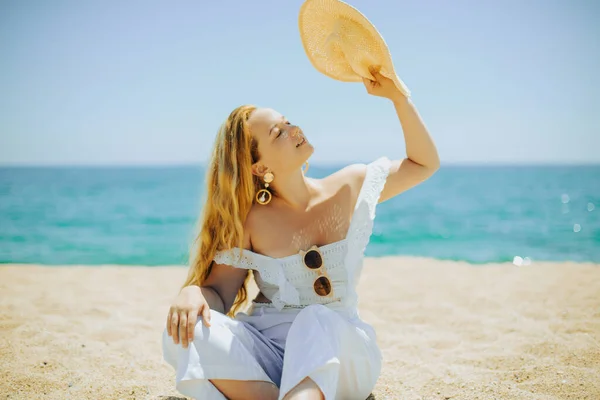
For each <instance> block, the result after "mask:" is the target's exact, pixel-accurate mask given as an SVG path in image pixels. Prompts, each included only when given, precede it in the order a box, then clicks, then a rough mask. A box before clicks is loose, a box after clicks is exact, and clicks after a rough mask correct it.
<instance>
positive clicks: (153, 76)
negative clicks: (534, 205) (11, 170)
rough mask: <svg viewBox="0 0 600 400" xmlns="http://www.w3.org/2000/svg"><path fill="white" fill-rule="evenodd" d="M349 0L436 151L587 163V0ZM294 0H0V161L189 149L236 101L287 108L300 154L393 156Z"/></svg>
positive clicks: (335, 159)
mask: <svg viewBox="0 0 600 400" xmlns="http://www.w3.org/2000/svg"><path fill="white" fill-rule="evenodd" d="M349 3H350V4H352V5H353V6H355V7H356V8H358V9H359V10H360V11H361V12H363V13H364V14H365V15H366V16H367V17H368V18H369V19H370V20H371V21H372V22H373V23H374V25H375V26H376V27H377V29H378V30H379V31H380V32H381V33H382V35H383V37H384V38H385V40H386V42H387V43H388V45H389V47H390V51H391V53H392V57H393V60H394V64H395V67H396V70H397V72H398V75H399V76H400V77H401V78H402V79H403V80H404V82H405V83H406V84H407V85H408V87H409V88H410V89H411V90H412V92H413V101H414V103H415V104H416V106H417V108H418V109H419V111H420V113H421V115H422V116H423V118H424V120H425V121H426V124H427V126H428V128H429V129H430V132H431V135H432V136H433V138H434V141H435V143H436V145H437V147H438V150H439V152H440V157H441V160H442V164H455V163H461V164H471V163H477V164H482V163H484V164H488V163H502V164H509V163H510V164H513V163H518V164H529V163H535V164H537V163H545V164H546V163H600V77H599V74H598V71H600V24H598V23H597V21H598V20H599V19H600V5H599V3H597V2H595V1H592V0H588V1H582V0H580V1H568V0H563V1H555V0H543V1H542V0H529V1H525V2H523V1H517V0H504V1H491V0H482V1H474V0H471V1H465V0H455V1H451V2H450V1H442V0H439V1H431V0H425V1H378V0H353V1H349ZM301 4H302V1H301V0H277V1H275V0H270V1H267V0H260V1H252V2H250V1H234V0H228V1H215V2H209V1H195V2H192V1H178V2H157V1H138V0H136V1H127V2H123V1H64V0H55V1H39V0H36V1H33V0H29V1H4V2H2V3H1V4H0V54H2V60H1V61H0V92H1V93H2V95H1V96H0V163H1V164H41V165H46V164H52V165H55V164H111V165H113V164H119V165H120V164H190V163H203V162H205V161H206V159H207V157H208V156H209V150H210V147H211V146H212V143H213V139H214V136H215V133H216V131H217V128H218V126H219V125H220V124H221V122H222V121H223V120H224V119H225V118H226V116H227V115H228V113H229V112H230V111H231V110H232V109H233V108H234V107H236V106H238V105H240V104H245V103H252V104H256V105H259V106H268V107H272V108H275V109H276V110H278V111H280V112H281V113H283V114H284V115H286V116H287V117H288V118H289V119H290V120H291V121H292V122H294V123H296V124H298V125H300V126H301V127H302V128H303V130H304V132H305V133H306V135H307V136H308V137H309V139H310V140H311V141H312V142H313V144H314V145H315V153H314V155H313V157H312V159H311V161H312V162H314V163H322V164H325V163H327V164H329V163H345V162H352V161H368V160H372V159H374V158H376V157H378V156H380V155H387V156H388V157H391V158H399V157H404V156H405V154H406V153H405V147H404V138H403V135H402V131H401V129H400V125H399V123H398V121H397V119H396V115H395V113H394V109H393V107H392V105H391V103H389V102H388V101H386V100H384V99H380V98H375V97H372V96H369V95H367V94H366V92H365V89H364V87H363V86H362V84H361V83H344V82H338V81H335V80H333V79H331V78H328V77H326V76H324V75H321V74H320V73H319V72H317V71H316V70H315V69H314V68H313V67H312V66H311V64H310V62H309V61H308V59H307V57H306V55H305V54H304V50H303V48H302V45H301V42H300V37H299V34H298V25H297V17H298V10H299V8H300V5H301ZM594 72H595V73H594Z"/></svg>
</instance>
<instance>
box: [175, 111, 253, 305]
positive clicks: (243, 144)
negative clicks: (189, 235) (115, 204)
mask: <svg viewBox="0 0 600 400" xmlns="http://www.w3.org/2000/svg"><path fill="white" fill-rule="evenodd" d="M255 109H256V107H255V106H253V105H243V106H240V107H238V108H236V109H235V110H233V111H232V112H231V114H229V117H228V118H227V120H226V121H225V122H224V123H223V124H222V125H221V127H220V129H219V131H218V133H217V137H216V139H215V142H214V145H213V150H212V155H211V157H210V160H209V162H208V165H207V171H206V178H205V182H206V190H205V191H204V193H205V196H206V199H205V200H204V205H203V207H202V213H201V216H200V219H199V232H198V235H197V236H196V238H195V241H194V246H193V247H192V251H191V253H190V270H189V273H188V276H187V279H186V280H185V283H184V284H183V285H182V287H185V286H189V285H198V286H202V284H203V283H204V282H205V281H206V279H207V278H208V276H209V274H210V270H211V267H212V262H213V258H214V256H215V253H216V252H217V251H219V250H225V249H231V248H233V247H239V248H242V247H243V241H244V229H243V228H244V221H245V220H246V217H247V215H248V213H249V212H250V209H251V207H252V204H253V202H254V197H255V194H256V192H257V190H259V189H260V186H261V181H260V178H259V177H257V176H255V175H253V174H252V171H251V166H252V164H253V163H255V162H256V161H258V160H259V158H260V156H259V153H258V143H257V141H256V140H255V139H254V138H253V137H252V136H251V134H250V129H249V126H248V118H249V117H250V114H251V113H252V111H254V110H255ZM252 278H253V275H252V273H251V271H250V270H248V274H247V276H246V279H245V280H244V284H243V285H242V287H241V288H240V290H239V291H238V293H237V296H236V298H235V300H234V303H233V306H232V307H231V309H230V310H226V311H227V315H229V316H232V317H233V316H234V315H235V313H236V312H237V311H238V310H239V309H240V308H241V307H243V306H244V305H245V303H246V300H247V296H248V291H247V289H248V283H249V282H250V280H251V279H252Z"/></svg>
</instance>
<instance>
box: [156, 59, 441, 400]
mask: <svg viewBox="0 0 600 400" xmlns="http://www.w3.org/2000/svg"><path fill="white" fill-rule="evenodd" d="M371 73H372V75H373V76H374V77H375V79H376V80H375V81H371V80H366V79H365V80H363V83H364V84H365V87H366V88H367V92H368V93H369V94H371V95H375V96H380V97H385V98H388V99H390V100H391V101H392V102H393V104H394V107H395V109H396V112H397V114H398V117H399V119H400V123H401V125H402V129H403V131H404V135H405V141H406V150H407V157H406V158H405V159H403V160H396V161H390V160H389V159H388V158H386V157H381V158H379V159H377V160H375V161H373V162H371V163H369V164H368V165H365V164H352V165H349V166H347V167H345V168H342V169H341V170H339V171H337V172H335V173H333V174H331V175H330V176H328V177H326V178H323V179H311V178H307V177H306V176H305V175H304V173H305V169H303V168H301V167H302V166H304V165H306V168H308V166H307V162H306V161H307V159H308V158H309V157H310V156H311V154H312V153H313V151H314V148H313V147H312V145H311V144H310V142H309V141H308V140H307V138H306V137H305V136H304V134H303V132H302V130H301V129H300V128H299V127H297V126H295V125H292V124H291V123H290V122H289V121H288V120H287V119H286V118H285V117H284V116H282V115H280V114H279V113H277V112H276V111H274V110H271V109H264V108H255V107H253V106H242V107H239V108H237V109H235V110H234V111H233V112H232V113H231V115H230V116H229V118H228V119H227V121H226V122H225V123H224V124H223V126H222V127H221V129H220V130H219V133H218V136H217V140H216V143H215V146H214V150H213V153H212V158H211V161H210V164H209V168H208V173H207V191H208V201H207V202H206V204H205V206H204V208H203V216H202V225H201V230H200V234H199V235H198V239H197V244H198V248H197V250H196V251H195V254H194V256H195V257H194V260H193V264H192V267H191V269H190V271H189V276H188V278H187V280H186V282H185V284H184V285H183V288H182V289H181V291H180V293H179V295H178V296H177V298H176V299H175V300H174V302H173V304H172V306H171V308H170V311H169V313H168V316H167V323H166V329H165V330H164V333H163V353H164V358H165V360H166V361H167V362H168V363H170V364H171V365H172V366H173V367H174V368H175V370H176V387H177V389H178V390H179V391H180V392H181V393H183V394H185V395H187V396H191V397H194V398H201V399H224V398H229V399H234V400H237V399H286V400H288V399H300V398H302V399H326V400H330V399H365V398H366V397H368V395H369V393H370V392H371V391H372V390H373V388H374V386H375V383H376V381H377V378H378V377H379V373H380V371H381V352H380V350H379V348H378V346H377V343H376V334H375V331H374V329H373V328H372V327H371V326H370V325H369V324H367V323H365V322H364V321H362V320H361V319H360V317H359V315H358V310H357V295H356V291H355V288H356V284H357V282H358V278H359V276H360V270H361V268H362V261H363V256H364V249H365V247H366V245H367V243H368V241H369V237H370V235H371V232H372V227H373V219H374V217H375V206H376V204H377V203H378V202H382V201H385V200H387V199H390V198H392V197H394V196H396V195H398V194H399V193H401V192H403V191H405V190H407V189H409V188H411V187H413V186H415V185H417V184H418V183H420V182H423V181H424V180H426V179H427V178H429V177H430V176H431V175H432V174H433V173H434V172H435V171H436V170H437V169H438V168H439V158H438V155H437V151H436V148H435V145H434V144H433V142H432V140H431V138H430V136H429V134H428V132H427V129H426V128H425V126H424V124H423V123H422V121H421V118H420V117H419V115H418V113H417V111H416V109H415V108H414V106H413V105H412V103H411V102H410V100H409V99H408V98H406V97H405V96H404V95H403V94H402V93H401V92H400V91H398V89H397V88H396V86H395V85H394V84H393V82H392V81H391V80H390V79H387V78H385V77H383V76H382V75H380V74H379V73H378V72H377V71H376V70H375V69H373V68H372V69H371ZM250 271H252V274H250ZM252 276H254V278H255V279H256V283H257V285H258V287H259V289H260V293H259V294H258V296H257V297H256V298H255V299H254V300H253V301H252V307H251V308H250V310H249V311H248V312H247V313H245V312H238V313H237V314H236V312H237V311H238V310H239V308H240V307H241V306H242V305H243V304H242V303H243V302H245V300H246V297H247V291H246V288H247V284H248V281H249V279H251V277H252ZM180 343H181V346H180V345H179V344H180ZM284 354H285V357H284Z"/></svg>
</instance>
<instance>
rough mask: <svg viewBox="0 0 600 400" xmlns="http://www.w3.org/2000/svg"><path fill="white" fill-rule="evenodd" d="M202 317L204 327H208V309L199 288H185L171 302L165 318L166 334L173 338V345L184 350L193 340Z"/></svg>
mask: <svg viewBox="0 0 600 400" xmlns="http://www.w3.org/2000/svg"><path fill="white" fill-rule="evenodd" d="M198 315H202V320H203V322H204V325H206V326H207V327H210V307H209V305H208V303H207V302H206V299H205V298H204V295H203V294H202V290H201V289H200V287H199V286H196V285H191V286H186V287H184V288H183V289H181V291H180V292H179V295H178V296H177V297H176V298H175V300H174V301H173V304H172V305H171V308H170V309H169V314H168V316H167V333H168V334H169V336H172V337H173V342H174V343H175V344H178V343H179V340H181V344H182V346H183V347H184V348H186V347H187V346H188V343H189V342H190V341H191V340H193V339H194V328H195V326H196V322H197V321H198Z"/></svg>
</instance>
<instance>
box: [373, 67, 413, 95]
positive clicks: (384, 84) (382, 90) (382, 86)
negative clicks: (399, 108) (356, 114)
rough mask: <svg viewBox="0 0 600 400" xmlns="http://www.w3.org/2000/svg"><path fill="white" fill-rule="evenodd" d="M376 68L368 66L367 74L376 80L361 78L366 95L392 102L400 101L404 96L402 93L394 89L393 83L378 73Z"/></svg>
mask: <svg viewBox="0 0 600 400" xmlns="http://www.w3.org/2000/svg"><path fill="white" fill-rule="evenodd" d="M379 69H380V68H378V67H375V66H373V65H372V66H370V67H369V72H370V73H371V75H373V77H374V78H375V79H376V80H375V81H372V80H370V79H368V78H362V80H363V83H364V85H365V88H367V93H369V94H370V95H373V96H378V97H384V98H386V99H390V100H392V101H397V100H401V99H402V98H403V97H405V96H404V94H402V92H401V91H400V90H399V89H398V88H397V87H396V85H395V84H394V81H392V80H391V79H389V78H386V77H385V76H383V75H381V74H380V73H379Z"/></svg>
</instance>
